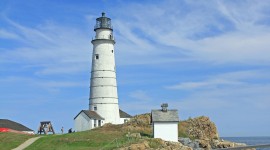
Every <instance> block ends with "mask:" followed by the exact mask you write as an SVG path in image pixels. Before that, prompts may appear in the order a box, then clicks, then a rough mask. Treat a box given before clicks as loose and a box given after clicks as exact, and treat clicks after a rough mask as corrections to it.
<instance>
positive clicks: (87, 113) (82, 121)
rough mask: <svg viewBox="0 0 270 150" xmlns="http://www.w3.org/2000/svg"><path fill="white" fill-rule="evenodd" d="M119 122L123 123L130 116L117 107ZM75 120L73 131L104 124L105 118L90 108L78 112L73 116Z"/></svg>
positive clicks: (89, 128)
mask: <svg viewBox="0 0 270 150" xmlns="http://www.w3.org/2000/svg"><path fill="white" fill-rule="evenodd" d="M119 115H120V122H119V124H123V123H125V122H127V121H128V120H130V118H132V116H131V115H129V114H128V113H126V112H124V111H123V110H121V109H119ZM74 122H75V126H74V128H75V131H76V132H79V131H86V130H91V129H94V128H96V127H100V126H103V125H104V124H105V120H104V118H103V117H102V116H100V115H99V114H98V113H97V112H96V111H91V110H82V111H80V112H79V114H78V115H77V116H76V117H75V118H74Z"/></svg>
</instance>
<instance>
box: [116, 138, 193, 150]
mask: <svg viewBox="0 0 270 150" xmlns="http://www.w3.org/2000/svg"><path fill="white" fill-rule="evenodd" d="M119 150H192V148H191V147H188V146H184V145H183V144H181V143H179V142H169V141H163V140H162V139H158V138H157V139H144V140H142V141H140V142H139V143H136V144H131V145H130V146H128V147H124V148H120V149H119Z"/></svg>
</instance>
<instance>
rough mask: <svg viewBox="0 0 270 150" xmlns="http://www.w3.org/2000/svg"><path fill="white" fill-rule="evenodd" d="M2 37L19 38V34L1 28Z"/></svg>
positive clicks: (0, 36)
mask: <svg viewBox="0 0 270 150" xmlns="http://www.w3.org/2000/svg"><path fill="white" fill-rule="evenodd" d="M0 38H3V39H18V38H19V36H18V35H17V34H15V33H12V32H9V31H6V30H4V29H0Z"/></svg>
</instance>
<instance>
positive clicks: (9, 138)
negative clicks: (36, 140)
mask: <svg viewBox="0 0 270 150" xmlns="http://www.w3.org/2000/svg"><path fill="white" fill-rule="evenodd" d="M32 137H35V136H34V135H26V134H18V133H10V132H0V150H10V149H13V148H16V147H18V146H19V145H20V144H22V143H23V142H25V141H26V140H28V139H30V138H32Z"/></svg>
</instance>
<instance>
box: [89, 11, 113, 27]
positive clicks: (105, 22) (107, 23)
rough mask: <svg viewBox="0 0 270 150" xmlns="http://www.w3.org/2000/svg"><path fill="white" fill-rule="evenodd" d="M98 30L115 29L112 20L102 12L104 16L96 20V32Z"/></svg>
mask: <svg viewBox="0 0 270 150" xmlns="http://www.w3.org/2000/svg"><path fill="white" fill-rule="evenodd" d="M97 29H111V30H112V29H113V28H112V24H111V19H110V18H108V17H106V16H105V13H104V12H102V16H101V17H99V18H97V19H96V25H95V29H94V30H95V31H96V30H97Z"/></svg>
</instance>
